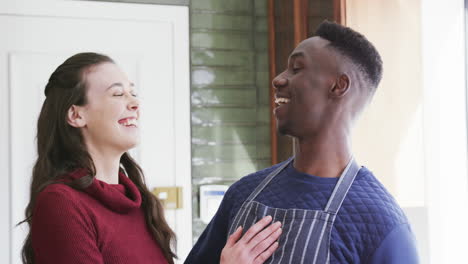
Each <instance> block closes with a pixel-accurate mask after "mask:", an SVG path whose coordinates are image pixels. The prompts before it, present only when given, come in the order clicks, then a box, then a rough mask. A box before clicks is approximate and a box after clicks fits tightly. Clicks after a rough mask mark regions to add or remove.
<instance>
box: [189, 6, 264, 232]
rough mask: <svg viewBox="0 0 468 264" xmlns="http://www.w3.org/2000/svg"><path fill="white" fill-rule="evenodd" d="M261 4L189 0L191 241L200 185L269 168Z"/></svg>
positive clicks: (196, 224) (196, 222) (196, 225)
mask: <svg viewBox="0 0 468 264" xmlns="http://www.w3.org/2000/svg"><path fill="white" fill-rule="evenodd" d="M266 15H267V0H222V1H220V0H191V1H190V29H191V42H190V43H191V80H192V83H191V102H192V176H193V178H192V186H193V188H192V191H193V218H194V220H193V227H194V228H193V238H194V241H196V239H198V237H199V235H200V234H201V232H202V231H203V229H204V228H205V225H204V224H203V223H202V222H201V221H200V220H199V207H198V188H199V186H200V184H231V183H233V182H234V181H236V180H238V179H240V178H241V177H243V176H245V175H247V174H249V173H252V172H254V171H256V170H259V169H262V168H265V167H268V166H270V158H271V157H270V155H271V154H270V130H269V127H270V108H269V87H270V85H269V75H268V28H267V27H268V23H267V16H266Z"/></svg>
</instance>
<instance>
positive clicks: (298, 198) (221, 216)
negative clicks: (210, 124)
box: [185, 163, 418, 264]
mask: <svg viewBox="0 0 468 264" xmlns="http://www.w3.org/2000/svg"><path fill="white" fill-rule="evenodd" d="M279 165H280V164H277V165H275V166H273V167H270V168H267V169H264V170H262V171H259V172H256V173H253V174H250V175H248V176H246V177H244V178H242V179H241V180H239V181H238V182H236V183H235V184H233V185H232V186H231V187H230V188H229V190H228V191H227V192H226V194H225V196H224V199H223V202H222V203H221V206H220V208H219V209H218V211H217V213H216V215H215V216H214V217H213V219H212V220H211V222H210V224H209V225H208V226H207V228H206V229H205V231H204V232H203V234H202V235H201V237H200V238H199V239H198V241H197V243H196V244H195V246H194V248H193V249H192V251H191V252H190V255H189V256H188V258H187V259H186V261H185V263H190V264H196V263H200V264H201V263H203V264H210V263H219V258H220V255H221V251H222V249H223V247H224V245H225V243H226V240H227V235H228V230H229V226H230V225H231V222H232V220H233V219H234V217H235V215H236V213H237V211H238V209H239V207H240V206H241V205H242V203H243V202H244V200H245V199H246V198H247V197H248V196H249V195H250V193H251V192H252V191H253V190H254V189H255V187H257V185H258V184H259V183H260V182H261V181H262V180H263V179H264V178H265V177H266V176H267V175H268V174H269V173H270V172H272V171H273V170H274V169H275V168H276V167H277V166H279ZM337 181H338V178H321V177H317V176H313V175H308V174H305V173H301V172H298V171H297V170H296V169H295V168H294V166H293V165H292V163H291V164H289V165H288V166H287V167H286V168H285V169H284V170H283V171H282V172H281V173H280V174H278V175H277V176H276V177H275V178H274V179H273V180H272V181H271V182H270V183H269V184H268V185H267V186H266V187H265V189H264V190H263V191H262V192H261V193H260V194H259V195H258V196H257V197H256V198H255V200H256V201H258V202H260V203H263V204H265V205H268V206H271V207H276V208H285V209H290V208H298V209H310V210H323V208H324V207H325V205H326V203H327V201H328V198H329V197H330V195H331V193H332V191H333V188H334V187H335V184H336V183H337ZM330 260H331V263H376V264H377V263H379V264H385V263H392V264H396V263H399V264H406V263H407V264H413V263H418V256H417V251H416V246H415V240H414V236H413V234H412V232H411V229H410V226H409V224H408V220H407V219H406V217H405V215H404V213H403V211H402V210H401V208H400V207H399V206H398V205H397V203H396V201H395V200H394V198H393V197H392V196H391V195H390V194H389V193H388V191H387V190H386V189H385V188H384V186H383V185H382V184H381V183H380V182H379V181H378V180H377V179H376V178H375V177H374V175H373V174H372V172H370V171H369V170H368V169H367V168H365V167H363V168H362V169H361V170H360V171H359V173H358V175H357V176H356V179H355V181H354V183H353V185H352V186H351V188H350V190H349V192H348V195H347V196H346V198H345V200H344V201H343V204H342V207H341V209H340V211H339V212H338V215H337V218H336V220H335V224H334V226H333V229H332V233H331V242H330Z"/></svg>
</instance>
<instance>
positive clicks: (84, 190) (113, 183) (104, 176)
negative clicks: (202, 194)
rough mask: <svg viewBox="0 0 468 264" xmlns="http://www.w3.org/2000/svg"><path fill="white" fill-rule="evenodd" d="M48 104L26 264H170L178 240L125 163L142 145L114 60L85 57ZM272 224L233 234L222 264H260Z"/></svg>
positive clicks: (128, 88)
mask: <svg viewBox="0 0 468 264" xmlns="http://www.w3.org/2000/svg"><path fill="white" fill-rule="evenodd" d="M45 95H46V99H45V101H44V104H43V106H42V109H41V112H40V115H39V120H38V125H37V153H38V158H37V161H36V163H35V165H34V168H33V173H32V184H31V190H30V191H31V195H30V197H31V198H30V201H29V204H28V206H27V208H26V220H25V222H28V224H29V226H30V231H29V234H28V236H27V238H26V241H25V244H24V246H23V250H22V257H23V262H24V263H28V264H29V263H48V264H50V263H93V264H96V263H98V264H99V263H115V264H119V263H135V264H138V263H174V258H176V255H175V253H174V252H173V250H172V248H173V245H174V243H175V235H174V233H173V231H172V230H171V229H170V227H169V226H168V224H167V222H166V220H165V218H164V215H163V211H164V210H163V207H162V205H161V203H160V202H159V201H158V199H156V198H155V197H154V196H153V195H152V194H151V192H150V191H149V190H148V188H147V186H146V185H145V183H144V177H143V172H142V170H141V168H140V167H139V166H138V164H137V163H136V162H135V161H134V160H133V159H132V158H131V157H130V155H129V154H128V153H127V151H128V150H129V149H131V148H133V147H135V146H136V144H137V143H138V141H139V133H138V118H139V111H140V110H139V100H138V98H137V97H136V94H135V90H134V85H133V84H132V83H131V82H130V81H129V80H128V78H127V76H126V75H125V74H124V73H123V72H122V70H121V69H120V68H119V67H118V66H117V65H116V64H115V63H114V62H113V60H112V59H111V58H109V57H107V56H105V55H101V54H96V53H80V54H77V55H74V56H72V57H70V58H69V59H67V60H66V61H65V62H64V63H63V64H62V65H60V66H59V67H58V68H57V69H56V70H55V71H54V73H53V74H52V75H51V76H50V79H49V82H48V83H47V85H46V88H45ZM270 221H271V217H270V218H265V219H263V220H262V221H259V223H258V224H256V225H255V226H254V227H252V228H251V229H249V230H248V231H247V232H246V233H245V234H244V236H243V237H242V238H240V237H241V235H242V230H241V229H239V230H238V231H237V232H236V233H234V234H233V235H232V236H231V237H230V238H229V239H228V241H227V244H226V247H225V248H224V250H223V253H222V255H221V260H220V261H221V263H230V262H232V263H234V262H235V263H263V261H265V260H266V259H267V258H268V257H269V256H270V255H271V254H272V253H273V251H274V250H275V249H276V248H277V247H278V244H277V243H276V242H274V241H275V240H276V239H277V238H278V237H279V234H280V233H281V229H280V228H279V224H278V223H275V224H272V225H270V226H269V227H268V228H265V227H266V226H267V225H268V224H269V222H270ZM261 230H263V231H261ZM260 231H261V232H260Z"/></svg>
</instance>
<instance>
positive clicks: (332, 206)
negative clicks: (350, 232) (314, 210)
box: [325, 157, 361, 215]
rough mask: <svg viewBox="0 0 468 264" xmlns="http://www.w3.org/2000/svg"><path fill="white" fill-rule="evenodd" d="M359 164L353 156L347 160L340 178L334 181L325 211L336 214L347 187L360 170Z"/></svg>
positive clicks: (346, 192)
mask: <svg viewBox="0 0 468 264" xmlns="http://www.w3.org/2000/svg"><path fill="white" fill-rule="evenodd" d="M360 169H361V168H360V166H359V165H358V164H357V163H356V161H355V160H354V157H352V158H351V160H350V161H349V162H348V165H347V166H346V168H345V169H344V171H343V173H342V174H341V176H340V179H339V180H338V182H337V183H336V186H335V188H334V189H333V193H332V195H331V196H330V199H328V203H327V205H326V207H325V212H327V213H331V214H334V215H336V214H337V213H338V211H339V210H340V207H341V204H342V203H343V201H344V199H345V197H346V195H347V194H348V191H349V188H350V187H351V185H352V184H353V182H354V179H355V178H356V175H357V174H358V172H359V170H360Z"/></svg>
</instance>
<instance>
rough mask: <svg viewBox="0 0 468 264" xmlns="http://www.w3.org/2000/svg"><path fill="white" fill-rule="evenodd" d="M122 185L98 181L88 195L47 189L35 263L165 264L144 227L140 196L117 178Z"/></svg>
mask: <svg viewBox="0 0 468 264" xmlns="http://www.w3.org/2000/svg"><path fill="white" fill-rule="evenodd" d="M84 175H86V171H84V170H77V171H75V172H73V173H71V174H70V175H69V176H70V178H72V179H77V178H79V177H83V176H84ZM119 183H120V184H107V183H105V182H102V181H99V180H97V179H94V182H93V183H92V184H91V185H90V186H89V187H88V188H86V189H85V190H84V191H77V190H75V189H73V188H71V187H69V186H67V185H64V184H52V185H49V186H47V187H46V188H45V189H44V190H43V191H42V192H41V193H40V194H39V195H38V198H37V201H36V206H35V208H34V212H33V221H32V225H31V234H32V246H33V249H34V255H35V260H36V261H35V263H38V264H55V263H57V264H59V263H60V264H88V263H89V264H91V263H92V264H103V263H109V264H111V263H112V264H121V263H122V264H129V263H131V264H140V263H141V264H147V263H148V264H149V263H151V264H153V263H157V264H160V263H164V264H165V263H167V261H166V260H165V258H164V256H163V254H162V252H161V249H160V247H159V246H158V244H157V243H156V242H155V240H154V239H153V237H152V236H151V233H150V231H149V229H148V228H147V227H146V222H145V219H144V214H143V210H142V209H141V208H140V205H141V195H140V192H139V191H138V189H137V187H136V186H135V185H134V184H133V182H132V181H131V180H130V179H129V178H128V177H127V176H125V175H124V174H119Z"/></svg>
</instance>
